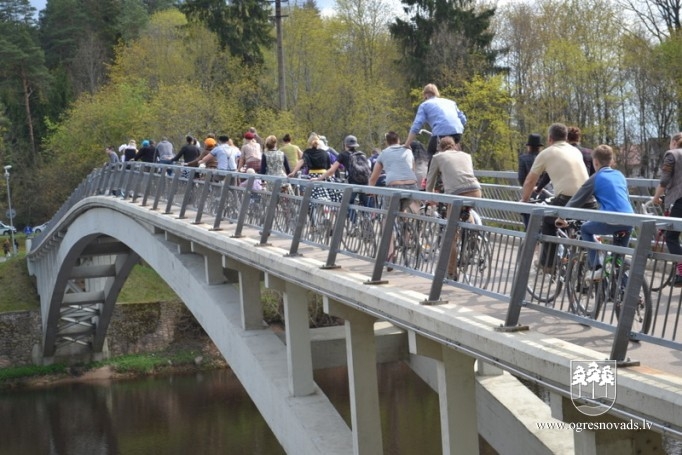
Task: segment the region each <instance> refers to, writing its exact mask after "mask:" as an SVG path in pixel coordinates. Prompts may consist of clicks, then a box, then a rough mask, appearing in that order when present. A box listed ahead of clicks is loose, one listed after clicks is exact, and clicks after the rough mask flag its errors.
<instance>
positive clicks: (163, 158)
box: [156, 136, 175, 164]
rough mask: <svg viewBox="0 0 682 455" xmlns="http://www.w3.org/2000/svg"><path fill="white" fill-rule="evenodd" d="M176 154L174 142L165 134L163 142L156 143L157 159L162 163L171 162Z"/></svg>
mask: <svg viewBox="0 0 682 455" xmlns="http://www.w3.org/2000/svg"><path fill="white" fill-rule="evenodd" d="M174 155H175V152H174V151H173V144H172V143H171V142H170V141H169V140H168V138H167V137H165V136H164V137H163V139H161V142H159V143H158V144H157V145H156V161H158V162H159V163H162V164H171V160H172V159H173V156H174Z"/></svg>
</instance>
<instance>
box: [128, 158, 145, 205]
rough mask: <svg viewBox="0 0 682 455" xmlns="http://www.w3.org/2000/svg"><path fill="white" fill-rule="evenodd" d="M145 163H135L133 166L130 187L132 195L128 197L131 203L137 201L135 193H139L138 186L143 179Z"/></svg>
mask: <svg viewBox="0 0 682 455" xmlns="http://www.w3.org/2000/svg"><path fill="white" fill-rule="evenodd" d="M146 165H147V164H146V163H144V162H142V163H137V164H136V165H135V172H134V173H133V177H132V179H133V181H132V186H133V194H132V196H131V197H130V201H131V202H135V201H136V200H137V193H139V192H140V184H141V183H142V179H143V178H144V169H145V167H146Z"/></svg>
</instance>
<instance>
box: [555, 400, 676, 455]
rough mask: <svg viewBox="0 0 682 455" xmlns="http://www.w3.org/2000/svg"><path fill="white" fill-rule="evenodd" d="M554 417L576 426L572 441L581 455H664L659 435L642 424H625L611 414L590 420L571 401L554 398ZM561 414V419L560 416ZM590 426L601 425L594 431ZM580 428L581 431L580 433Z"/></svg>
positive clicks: (631, 422)
mask: <svg viewBox="0 0 682 455" xmlns="http://www.w3.org/2000/svg"><path fill="white" fill-rule="evenodd" d="M551 402H552V414H553V415H554V417H556V418H558V419H560V420H563V421H564V422H566V424H567V425H571V426H574V427H575V429H574V430H573V439H574V442H575V453H576V454H578V455H597V454H599V455H620V454H623V453H646V454H651V455H655V454H661V455H663V454H665V453H666V451H665V450H664V447H663V438H662V435H661V434H660V433H657V432H655V431H651V430H650V429H648V428H646V426H647V422H646V421H643V420H638V419H633V420H623V419H619V418H617V417H615V416H613V415H611V414H602V415H600V416H596V417H594V416H588V415H585V414H583V413H581V412H580V411H578V410H577V409H576V407H575V406H574V405H573V402H572V401H571V400H570V399H569V398H565V397H562V396H559V395H556V394H552V396H551ZM557 414H559V415H557ZM589 425H593V428H595V427H594V426H595V425H601V427H598V428H597V429H595V430H590V429H586V428H587V427H588V426H589ZM578 427H580V428H581V430H578Z"/></svg>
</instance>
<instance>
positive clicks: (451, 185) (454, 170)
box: [426, 150, 481, 195]
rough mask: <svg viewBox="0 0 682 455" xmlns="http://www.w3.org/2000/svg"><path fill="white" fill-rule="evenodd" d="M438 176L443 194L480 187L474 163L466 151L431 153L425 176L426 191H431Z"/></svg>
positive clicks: (457, 192)
mask: <svg viewBox="0 0 682 455" xmlns="http://www.w3.org/2000/svg"><path fill="white" fill-rule="evenodd" d="M439 176H440V178H441V180H442V181H443V190H444V191H445V194H455V195H457V194H462V193H467V192H469V191H473V190H480V189H481V184H480V183H479V182H478V179H477V178H476V177H475V176H474V165H473V162H472V161H471V155H469V154H468V153H464V152H460V151H457V150H448V151H445V152H440V153H436V154H435V155H433V158H431V164H430V165H429V173H428V176H427V178H426V191H433V188H434V187H435V186H436V183H437V181H438V177H439Z"/></svg>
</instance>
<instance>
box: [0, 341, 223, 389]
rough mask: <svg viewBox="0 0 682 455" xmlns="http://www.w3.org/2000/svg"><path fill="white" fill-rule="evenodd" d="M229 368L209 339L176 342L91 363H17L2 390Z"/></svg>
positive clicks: (4, 376)
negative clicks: (150, 350) (139, 352)
mask: <svg viewBox="0 0 682 455" xmlns="http://www.w3.org/2000/svg"><path fill="white" fill-rule="evenodd" d="M222 368H228V365H227V363H226V362H225V359H223V357H222V355H221V354H220V352H219V351H218V350H217V349H216V347H215V345H213V343H212V342H211V341H210V340H209V339H208V338H207V337H205V339H203V340H198V339H195V340H187V341H184V342H179V343H174V344H173V345H171V346H169V348H168V349H166V350H164V351H159V352H152V353H143V354H130V355H124V356H118V357H113V358H111V359H107V360H104V361H100V362H92V363H88V364H78V365H66V364H56V365H49V366H34V365H30V366H18V367H7V368H3V369H0V390H7V389H34V388H45V387H54V386H58V385H63V384H69V383H77V382H102V383H105V384H106V383H109V382H111V381H121V380H128V379H136V378H140V377H145V376H164V375H173V374H190V373H195V372H200V371H209V370H215V369H222Z"/></svg>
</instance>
